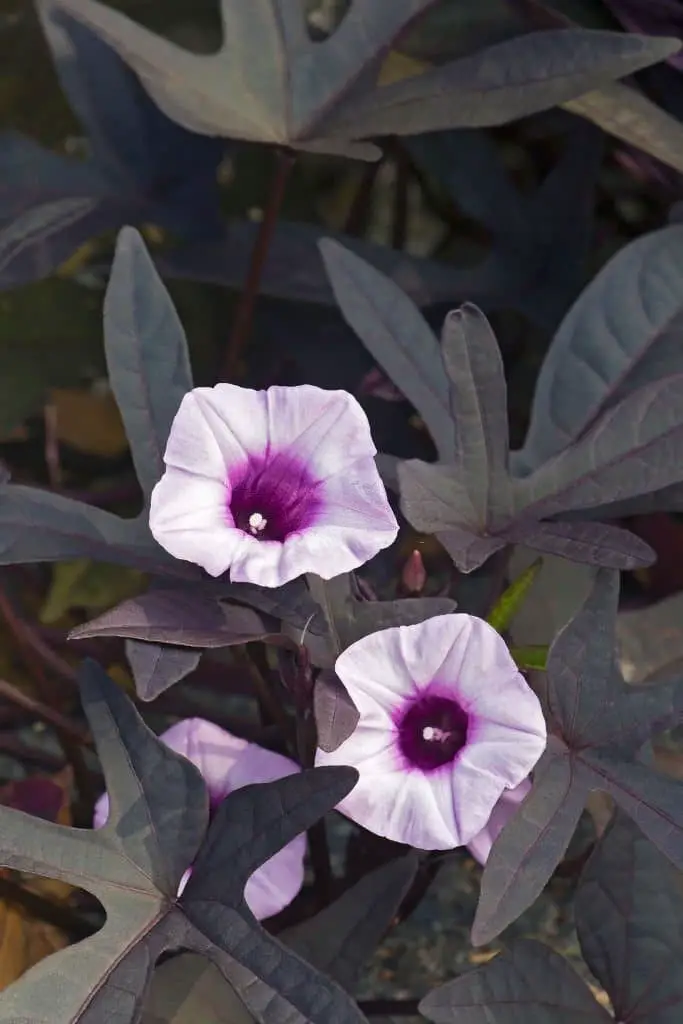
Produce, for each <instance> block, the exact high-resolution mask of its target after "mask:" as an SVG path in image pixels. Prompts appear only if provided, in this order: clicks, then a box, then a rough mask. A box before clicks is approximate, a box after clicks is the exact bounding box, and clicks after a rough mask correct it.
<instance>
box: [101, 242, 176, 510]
mask: <svg viewBox="0 0 683 1024" xmlns="http://www.w3.org/2000/svg"><path fill="white" fill-rule="evenodd" d="M104 344H105V353H106V356H107V368H108V370H109V379H110V381H111V386H112V389H113V391H114V396H115V398H116V402H117V404H118V407H119V410H120V412H121V416H122V418H123V422H124V425H125V428H126V434H127V437H128V441H129V444H130V447H131V452H132V455H133V461H134V463H135V472H136V474H137V478H138V480H139V481H140V486H141V487H142V490H143V492H144V494H145V497H147V498H148V497H149V495H150V494H151V492H152V489H153V487H154V485H155V484H156V483H157V482H158V480H159V479H160V478H161V476H162V474H163V472H164V469H165V466H164V449H165V447H166V441H167V440H168V435H169V433H170V430H171V424H172V422H173V419H174V417H175V414H176V412H177V411H178V407H179V405H180V402H181V400H182V398H183V396H184V395H185V394H186V392H188V391H190V390H191V388H192V371H191V369H190V360H189V354H188V349H187V341H186V338H185V332H184V331H183V328H182V325H181V323H180V320H179V319H178V314H177V313H176V311H175V307H174V306H173V303H172V302H171V298H170V296H169V294H168V292H167V291H166V289H165V288H164V285H163V283H162V281H161V278H160V277H159V275H158V273H157V271H156V269H155V267H154V264H153V262H152V260H151V257H150V256H149V254H148V252H147V249H146V248H145V245H144V243H143V241H142V238H141V237H140V235H139V233H138V232H137V231H135V230H134V229H133V228H124V229H123V230H122V231H121V232H120V234H119V237H118V241H117V244H116V254H115V256H114V262H113V264H112V272H111V276H110V278H109V284H108V286H107V292H106V295H105V299H104Z"/></svg>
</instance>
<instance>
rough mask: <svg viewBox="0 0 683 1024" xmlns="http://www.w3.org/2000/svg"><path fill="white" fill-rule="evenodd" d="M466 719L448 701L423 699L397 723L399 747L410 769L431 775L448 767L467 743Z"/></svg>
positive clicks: (448, 699)
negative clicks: (443, 766) (446, 765)
mask: <svg viewBox="0 0 683 1024" xmlns="http://www.w3.org/2000/svg"><path fill="white" fill-rule="evenodd" d="M468 725H469V716H468V714H467V712H466V711H464V710H463V708H461V707H460V705H459V704H458V702H457V701H455V700H453V699H452V698H450V697H437V696H429V695H427V696H424V697H420V698H419V699H418V700H416V701H415V702H414V703H413V704H411V705H410V707H409V708H408V709H407V711H405V712H404V713H403V715H402V716H401V719H400V720H399V722H398V743H399V748H400V750H401V753H402V754H403V757H404V758H405V759H406V761H407V762H408V764H409V765H410V766H411V767H413V768H419V769H420V770H421V771H424V772H431V771H434V770H435V769H437V768H441V767H442V765H445V764H450V762H451V761H454V760H455V758H456V755H457V754H458V752H459V751H460V750H462V748H463V747H464V746H465V745H466V743H467V729H468Z"/></svg>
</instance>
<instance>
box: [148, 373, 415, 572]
mask: <svg viewBox="0 0 683 1024" xmlns="http://www.w3.org/2000/svg"><path fill="white" fill-rule="evenodd" d="M376 453H377V449H376V448H375V446H374V444H373V441H372V437H371V434H370V425H369V423H368V420H367V417H366V415H365V413H364V412H363V410H362V409H361V407H360V405H359V404H358V402H357V401H356V399H355V398H353V396H352V395H349V394H347V392H345V391H323V390H322V389H321V388H316V387H312V386H310V385H301V386H300V387H291V388H290V387H271V388H268V389H267V390H266V391H250V390H249V389H247V388H240V387H237V386H236V385H233V384H217V385H216V386H215V387H213V388H194V390H193V391H190V392H188V393H187V394H186V395H185V396H184V398H183V400H182V402H181V403H180V408H179V409H178V412H177V414H176V417H175V419H174V421H173V424H172V426H171V432H170V435H169V439H168V443H167V446H166V451H165V453H164V462H165V464H166V471H165V472H164V475H163V476H162V478H161V480H159V482H158V483H157V485H156V487H155V488H154V491H153V493H152V499H151V505H150V514H149V525H150V529H151V531H152V534H153V536H154V537H155V539H156V540H157V542H158V543H159V544H160V545H161V546H162V547H163V548H165V549H166V551H168V552H169V553H170V554H171V555H173V556H174V557H175V558H181V559H183V560H185V561H188V562H195V563H196V564H197V565H200V566H202V568H204V569H205V570H206V571H207V572H208V573H209V574H210V575H211V576H220V575H221V574H222V573H224V572H226V571H227V570H230V578H231V580H232V581H233V582H235V583H256V584H259V585H260V586H264V587H278V586H281V585H282V584H284V583H287V582H288V581H289V580H292V579H294V578H295V577H296V576H299V575H301V574H302V573H307V572H310V573H316V574H317V575H318V576H322V577H323V579H331V578H332V577H333V576H338V575H340V574H341V573H344V572H349V571H351V570H352V569H356V568H357V567H358V566H359V565H362V564H363V563H364V562H367V561H368V560H369V559H370V558H372V557H373V556H374V555H376V554H377V552H378V551H380V550H381V549H382V548H386V547H388V546H389V545H390V544H391V543H393V541H394V539H395V538H396V535H397V533H398V523H397V522H396V517H395V516H394V513H393V512H392V510H391V506H390V505H389V502H388V499H387V495H386V491H385V489H384V485H383V484H382V481H381V479H380V476H379V473H378V472H377V468H376V466H375V460H374V456H375V455H376Z"/></svg>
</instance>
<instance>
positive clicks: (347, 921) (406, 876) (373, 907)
mask: <svg viewBox="0 0 683 1024" xmlns="http://www.w3.org/2000/svg"><path fill="white" fill-rule="evenodd" d="M417 868H418V857H417V854H416V853H415V851H414V850H411V851H410V852H409V853H407V854H406V855H405V856H403V857H397V858H396V859H395V860H393V861H390V862H389V864H383V865H382V867H380V868H377V869H376V870H375V871H370V872H368V874H367V875H365V876H364V877H363V878H361V880H360V881H359V882H357V883H356V884H355V885H354V886H352V887H351V888H350V889H347V890H346V892H344V893H343V894H342V895H341V896H340V897H339V898H338V899H337V900H335V901H334V903H331V904H330V905H329V906H328V907H326V908H325V909H324V910H321V911H320V912H319V913H318V914H316V915H315V916H314V917H311V918H309V919H308V920H307V921H304V922H303V923H302V924H299V925H295V926H294V927H293V928H289V929H288V930H287V931H286V932H284V933H283V936H282V939H283V941H284V942H285V943H286V945H288V946H289V947H290V948H291V949H294V950H295V951H296V952H297V953H298V954H299V955H300V956H302V957H304V959H306V960H307V961H308V962H309V963H311V964H313V965H314V966H315V967H317V969H318V970H319V971H323V972H324V973H325V974H329V975H330V977H332V978H334V979H335V981H337V982H338V983H339V984H340V985H342V986H343V987H344V988H345V989H347V991H353V990H354V988H355V987H356V985H357V982H358V978H359V976H360V974H361V971H362V970H363V968H364V967H365V965H366V963H367V961H368V958H369V957H370V956H372V954H373V953H374V951H375V949H376V947H377V945H378V944H379V942H380V940H381V939H382V937H383V936H384V934H385V932H386V931H387V930H388V929H389V927H390V925H391V923H392V920H393V918H394V915H395V914H396V913H397V911H398V909H399V907H400V905H401V902H402V901H403V898H404V897H405V895H406V894H407V892H408V890H409V889H410V886H411V885H412V883H413V880H414V878H415V874H416V872H417Z"/></svg>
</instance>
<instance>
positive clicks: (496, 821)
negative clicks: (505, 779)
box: [467, 779, 531, 864]
mask: <svg viewBox="0 0 683 1024" xmlns="http://www.w3.org/2000/svg"><path fill="white" fill-rule="evenodd" d="M530 790H531V782H530V781H529V779H525V780H524V782H520V784H519V785H518V786H515V788H514V789H506V790H504V792H503V795H502V796H501V798H500V800H499V801H498V803H497V804H496V806H495V807H494V808H493V811H492V812H491V817H490V818H489V820H488V821H487V822H486V824H485V825H484V827H483V829H482V830H481V832H479V833H478V834H477V835H476V836H475V837H474V839H470V841H469V843H468V844H467V849H468V850H469V851H470V853H471V854H472V856H473V857H474V859H475V860H478V861H479V863H480V864H485V863H486V861H487V860H488V859H489V854H490V852H491V847H492V846H493V844H494V843H495V841H496V839H497V838H498V836H499V835H500V833H501V832H502V831H503V829H504V828H505V826H506V825H507V823H508V821H509V820H510V818H512V817H513V815H514V814H516V813H517V809H518V807H519V805H520V804H521V802H522V800H524V798H525V797H526V795H527V793H529V791H530Z"/></svg>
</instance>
